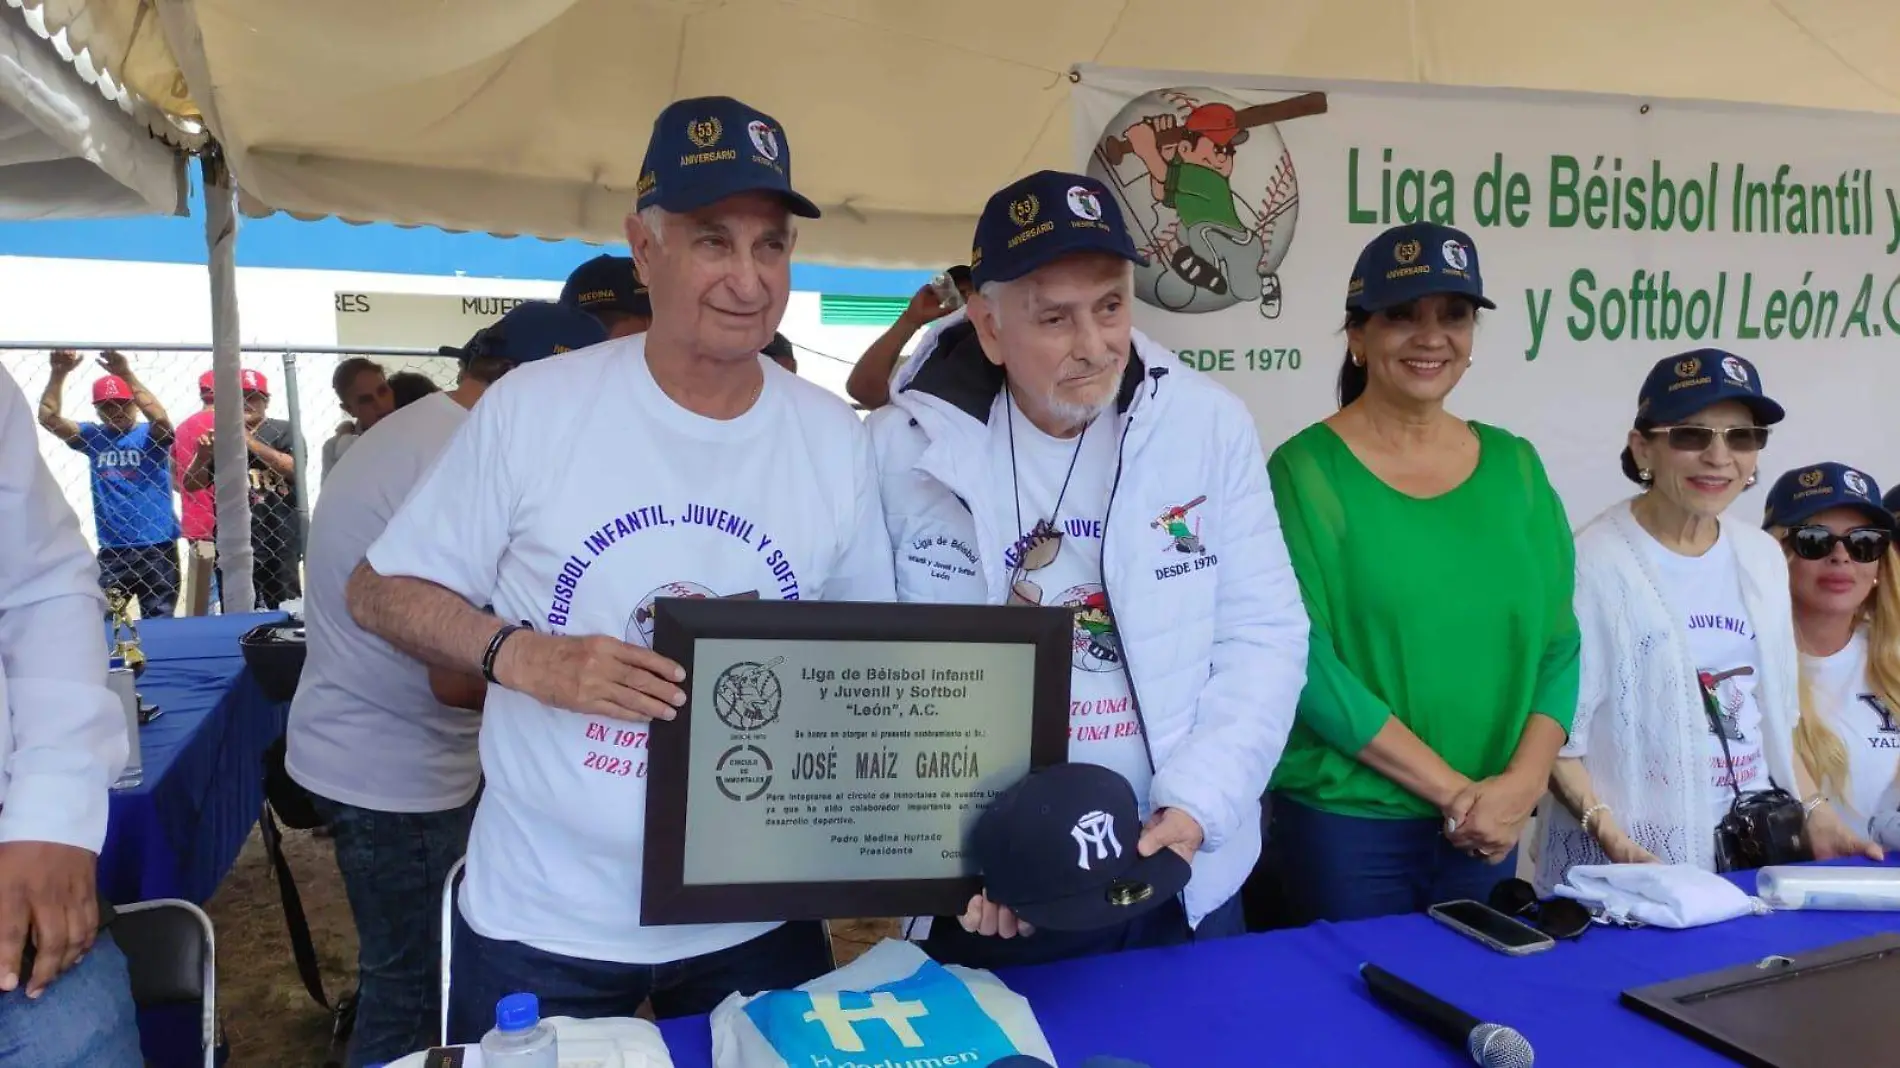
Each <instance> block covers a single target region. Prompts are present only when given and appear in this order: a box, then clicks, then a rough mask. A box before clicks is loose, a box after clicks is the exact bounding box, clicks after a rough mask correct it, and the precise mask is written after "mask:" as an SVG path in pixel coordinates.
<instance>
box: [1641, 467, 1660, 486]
mask: <svg viewBox="0 0 1900 1068" xmlns="http://www.w3.org/2000/svg"><path fill="white" fill-rule="evenodd" d="M1655 477H1656V476H1655V475H1652V474H1650V473H1649V469H1648V468H1644V469H1643V470H1641V471H1638V472H1636V480H1637V481H1638V482H1641V483H1642V484H1643V485H1645V486H1647V485H1649V482H1650V480H1651V479H1653V478H1655Z"/></svg>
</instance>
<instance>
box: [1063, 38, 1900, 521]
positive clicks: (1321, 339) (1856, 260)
mask: <svg viewBox="0 0 1900 1068" xmlns="http://www.w3.org/2000/svg"><path fill="white" fill-rule="evenodd" d="M1081 73H1082V80H1081V82H1080V83H1079V84H1077V85H1076V86H1075V87H1074V93H1073V101H1074V104H1073V113H1074V123H1075V136H1076V146H1077V152H1076V156H1077V158H1078V159H1079V160H1081V161H1082V163H1081V164H1080V165H1079V166H1080V167H1081V168H1082V169H1086V170H1087V172H1088V173H1090V174H1092V175H1094V176H1095V177H1097V178H1100V179H1102V180H1103V181H1105V182H1107V183H1108V185H1109V186H1110V188H1111V189H1114V190H1117V191H1118V195H1119V197H1120V199H1121V206H1122V210H1123V212H1124V214H1125V215H1126V216H1127V217H1128V218H1129V220H1130V225H1131V226H1132V227H1133V228H1135V230H1136V231H1137V241H1138V242H1140V243H1142V244H1144V245H1145V246H1146V249H1147V251H1148V252H1149V253H1150V254H1151V256H1152V261H1153V262H1152V263H1151V264H1150V266H1149V267H1147V268H1145V269H1142V270H1139V271H1138V272H1137V287H1136V288H1137V291H1138V294H1139V297H1140V304H1139V305H1138V308H1137V312H1136V322H1137V325H1138V326H1139V327H1140V328H1141V329H1142V330H1143V331H1144V332H1146V333H1147V334H1149V335H1150V336H1152V337H1154V338H1155V339H1156V340H1157V341H1160V342H1162V343H1163V344H1166V345H1168V346H1169V347H1171V348H1173V349H1174V350H1176V352H1177V353H1178V354H1179V356H1180V358H1181V359H1182V360H1183V361H1184V362H1188V363H1191V364H1193V365H1194V366H1197V367H1200V368H1202V369H1203V370H1207V371H1211V372H1212V373H1213V374H1214V375H1215V377H1217V378H1218V379H1219V380H1220V381H1221V382H1222V383H1224V384H1225V385H1227V386H1228V387H1229V388H1230V389H1232V390H1233V391H1234V392H1235V393H1237V394H1239V395H1240V396H1241V397H1242V398H1243V399H1245V401H1246V402H1247V405H1248V407H1249V408H1250V409H1251V410H1252V411H1253V413H1254V418H1255V419H1256V420H1257V421H1258V423H1259V426H1260V432H1261V437H1262V441H1263V443H1264V444H1265V445H1266V447H1267V449H1268V451H1269V452H1271V451H1272V450H1273V449H1274V448H1275V447H1276V446H1277V445H1278V444H1279V443H1280V442H1281V441H1284V440H1285V439H1286V438H1288V437H1289V436H1291V435H1292V434H1293V433H1295V432H1296V431H1298V430H1299V429H1301V428H1302V427H1304V426H1306V425H1308V424H1310V423H1313V422H1315V421H1317V420H1320V419H1323V418H1325V417H1326V416H1327V415H1329V414H1331V413H1332V412H1333V411H1334V410H1335V407H1336V405H1335V403H1334V399H1333V398H1334V389H1335V385H1336V381H1337V377H1338V373H1339V365H1340V361H1341V359H1342V358H1343V356H1344V353H1345V340H1344V335H1343V333H1342V332H1341V324H1342V322H1343V320H1344V317H1345V306H1344V302H1345V294H1346V281H1347V276H1348V275H1349V274H1350V273H1351V269H1352V266H1353V262H1354V259H1355V258H1356V257H1357V256H1358V254H1359V250H1360V249H1361V248H1362V247H1363V246H1364V245H1365V243H1366V242H1367V241H1369V240H1370V239H1371V238H1372V237H1373V236H1374V235H1376V234H1378V233H1379V232H1380V231H1381V230H1383V229H1385V228H1386V227H1387V226H1391V225H1396V224H1398V223H1401V222H1412V221H1416V220H1419V219H1426V220H1430V221H1433V222H1442V223H1445V224H1448V225H1452V226H1456V227H1459V228H1460V229H1463V230H1465V231H1466V232H1468V233H1469V234H1471V236H1472V238H1473V240H1474V241H1475V242H1476V244H1477V247H1478V252H1479V258H1480V261H1481V262H1480V266H1481V269H1482V271H1483V275H1484V284H1485V293H1486V295H1487V296H1489V297H1490V298H1491V299H1492V300H1494V301H1496V302H1497V305H1498V308H1497V310H1496V311H1495V312H1491V313H1487V315H1486V316H1485V317H1484V318H1483V320H1482V321H1481V322H1480V324H1479V327H1478V337H1477V342H1476V344H1475V346H1474V349H1473V366H1472V368H1471V370H1470V371H1469V372H1467V373H1466V375H1465V377H1464V380H1463V382H1462V383H1461V384H1460V385H1459V386H1458V389H1457V391H1456V392H1455V393H1453V394H1452V397H1451V400H1450V406H1451V408H1452V410H1453V411H1455V412H1457V413H1458V414H1460V415H1463V416H1465V417H1467V418H1473V419H1480V420H1483V421H1485V422H1490V423H1494V424H1497V425H1499V426H1502V427H1504V428H1506V429H1508V430H1511V431H1514V432H1516V433H1518V434H1521V435H1523V436H1525V437H1528V438H1530V439H1531V440H1532V441H1533V442H1535V443H1536V445H1537V447H1538V449H1539V450H1540V451H1541V452H1542V454H1543V457H1544V463H1545V465H1546V466H1547V467H1548V468H1549V470H1550V473H1551V477H1552V479H1553V480H1554V481H1555V483H1556V486H1557V488H1558V490H1559V491H1560V492H1561V493H1562V494H1563V497H1564V501H1565V504H1566V506H1567V508H1568V509H1569V511H1570V519H1571V522H1572V524H1573V525H1578V526H1581V525H1582V524H1583V523H1584V522H1585V521H1587V520H1588V519H1590V518H1591V517H1593V516H1594V515H1596V514H1597V513H1598V512H1599V511H1601V510H1602V509H1603V508H1604V507H1606V506H1607V505H1608V504H1610V503H1611V502H1612V501H1614V500H1617V499H1620V498H1622V497H1625V496H1628V495H1629V494H1630V493H1631V492H1633V491H1634V489H1635V487H1634V486H1632V485H1631V484H1630V483H1629V482H1628V481H1626V480H1625V479H1624V478H1623V476H1622V474H1621V472H1620V471H1619V469H1618V465H1617V456H1618V454H1619V452H1620V451H1621V450H1622V448H1623V444H1624V439H1625V436H1626V435H1627V433H1628V430H1629V426H1630V422H1631V419H1632V418H1633V416H1634V415H1635V410H1636V391H1637V388H1638V386H1640V385H1641V383H1642V379H1643V376H1644V374H1645V373H1647V371H1648V369H1649V367H1650V366H1651V365H1652V364H1653V363H1654V362H1655V361H1656V360H1658V359H1661V358H1662V357H1664V356H1668V355H1671V354H1674V353H1677V352H1682V351H1686V350H1690V349H1696V348H1702V347H1715V348H1722V349H1727V350H1729V351H1731V352H1735V353H1739V354H1740V355H1743V356H1745V357H1747V358H1748V359H1750V360H1753V361H1754V362H1755V363H1756V365H1757V366H1758V368H1759V369H1760V371H1761V375H1762V381H1763V384H1764V388H1765V392H1766V393H1767V394H1768V395H1769V396H1771V397H1773V398H1775V399H1776V400H1778V401H1780V402H1781V403H1782V404H1783V405H1785V406H1786V407H1787V409H1788V419H1787V421H1786V422H1784V423H1783V424H1781V426H1780V427H1779V428H1777V430H1776V433H1775V437H1774V439H1773V441H1772V442H1771V443H1770V444H1769V447H1768V451H1767V452H1765V453H1764V454H1763V457H1762V464H1761V483H1762V484H1761V485H1760V486H1759V487H1758V488H1757V489H1755V490H1754V491H1752V492H1750V493H1749V494H1747V495H1745V496H1743V497H1742V499H1741V502H1740V503H1739V504H1738V505H1737V514H1738V517H1739V518H1741V519H1743V520H1745V521H1751V522H1754V521H1759V516H1760V509H1761V507H1762V503H1763V497H1764V495H1765V494H1764V491H1765V490H1766V488H1767V484H1768V483H1770V482H1772V481H1773V479H1774V478H1775V477H1776V476H1778V475H1779V474H1781V473H1782V472H1783V471H1786V470H1788V469H1789V468H1792V467H1795V466H1799V465H1805V464H1808V463H1812V462H1815V461H1817V460H1823V459H1830V460H1840V461H1843V462H1845V463H1849V464H1853V465H1855V466H1857V467H1862V468H1864V469H1866V470H1868V471H1871V472H1872V473H1873V474H1874V475H1875V476H1876V478H1878V479H1880V480H1881V481H1882V484H1883V485H1884V486H1890V485H1892V484H1894V483H1895V482H1897V481H1900V415H1896V405H1900V389H1896V386H1900V363H1896V360H1895V356H1896V347H1895V339H1896V337H1900V256H1896V255H1895V253H1896V250H1900V194H1896V192H1895V186H1896V184H1900V118H1894V117H1889V116H1875V115H1863V114H1854V113H1841V112H1817V111H1795V110H1789V109H1778V108H1765V107H1749V106H1742V105H1728V104H1712V103H1688V102H1681V101H1645V100H1637V99H1631V98H1626V97H1601V96H1582V95H1571V94H1550V93H1529V92H1518V91H1503V90H1458V89H1441V88H1434V87H1423V86H1412V85H1406V86H1392V85H1375V84H1367V83H1341V82H1330V83H1320V82H1313V83H1302V82H1297V81H1293V80H1281V79H1272V80H1269V79H1239V78H1235V77H1232V76H1221V75H1211V74H1192V73H1189V74H1177V73H1165V72H1153V71H1110V70H1101V69H1096V68H1083V69H1082V71H1081ZM1227 108H1231V109H1232V111H1231V112H1228V111H1226V110H1224V109H1227ZM1156 117H1160V119H1159V121H1158V122H1150V128H1151V129H1156V130H1158V131H1159V134H1160V136H1158V137H1155V136H1146V135H1145V132H1144V131H1137V132H1136V135H1135V137H1136V140H1137V141H1139V142H1141V144H1140V146H1139V148H1140V150H1139V151H1138V150H1137V146H1136V145H1134V144H1131V142H1130V133H1129V131H1130V129H1131V127H1134V126H1136V125H1138V124H1140V123H1142V122H1143V120H1154V119H1156ZM1233 125H1238V126H1240V127H1241V128H1243V129H1244V130H1245V131H1246V136H1245V137H1244V138H1239V137H1236V138H1234V139H1233V141H1232V143H1231V146H1230V147H1231V148H1232V152H1231V154H1228V153H1225V152H1221V151H1217V149H1216V146H1215V144H1214V141H1215V140H1216V139H1210V138H1204V137H1203V138H1193V139H1190V140H1189V141H1187V142H1185V143H1183V142H1179V141H1177V142H1176V145H1177V147H1172V148H1168V150H1167V152H1168V154H1178V153H1186V152H1194V153H1197V154H1198V156H1204V157H1205V158H1198V156H1197V157H1194V158H1190V159H1188V160H1184V161H1183V164H1185V163H1188V162H1194V163H1197V164H1198V165H1197V166H1194V167H1187V166H1185V165H1184V166H1182V167H1180V168H1177V171H1178V175H1177V177H1176V178H1175V180H1174V188H1173V189H1168V188H1167V187H1166V186H1165V185H1164V181H1163V175H1165V173H1166V171H1165V170H1163V169H1160V168H1157V169H1152V170H1151V168H1150V166H1149V164H1148V163H1147V162H1144V158H1143V156H1144V154H1145V155H1146V156H1150V157H1153V156H1157V155H1159V154H1160V153H1157V151H1156V150H1155V149H1153V148H1151V147H1149V146H1150V145H1151V144H1162V145H1164V146H1165V144H1166V142H1167V141H1168V140H1169V138H1168V137H1167V134H1166V130H1167V128H1168V127H1170V126H1174V127H1187V128H1193V127H1196V126H1200V127H1203V128H1208V129H1214V128H1221V127H1223V126H1225V127H1226V128H1231V126H1233ZM1177 136H1178V135H1177ZM1164 193H1167V194H1168V197H1167V199H1169V200H1170V201H1172V202H1173V203H1174V204H1177V205H1182V206H1183V207H1184V208H1185V210H1186V212H1187V216H1188V217H1187V218H1186V219H1183V217H1182V209H1181V208H1176V207H1167V206H1163V205H1162V203H1161V200H1162V195H1163V194H1164ZM1223 193H1225V194H1226V195H1225V196H1223V195H1222V194H1223ZM1183 222H1186V224H1187V225H1186V227H1185V228H1184V227H1183V225H1182V224H1183ZM1184 230H1185V232H1184Z"/></svg>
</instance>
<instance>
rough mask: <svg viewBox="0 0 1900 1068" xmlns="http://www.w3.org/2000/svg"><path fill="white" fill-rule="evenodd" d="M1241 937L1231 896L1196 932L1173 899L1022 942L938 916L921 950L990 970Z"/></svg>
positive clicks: (1241, 919) (1241, 920)
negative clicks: (1101, 923)
mask: <svg viewBox="0 0 1900 1068" xmlns="http://www.w3.org/2000/svg"><path fill="white" fill-rule="evenodd" d="M1245 933H1247V922H1246V917H1245V915H1244V913H1243V911H1242V909H1241V904H1240V895H1238V894H1236V895H1234V896H1233V897H1231V898H1228V899H1227V903H1226V904H1224V905H1222V906H1221V907H1220V908H1217V909H1215V910H1214V911H1212V912H1210V913H1208V914H1207V915H1205V916H1203V917H1201V925H1200V926H1199V927H1189V926H1188V922H1187V911H1186V910H1185V909H1184V908H1183V907H1182V905H1181V900H1180V899H1179V898H1176V899H1174V900H1172V901H1169V902H1168V903H1167V904H1165V905H1161V906H1159V907H1157V908H1154V909H1151V910H1149V911H1148V912H1145V913H1143V914H1141V915H1140V916H1137V917H1135V918H1134V919H1132V920H1129V921H1128V922H1127V923H1124V924H1121V925H1119V926H1116V927H1106V928H1103V929H1101V930H1097V931H1049V930H1038V931H1037V932H1036V933H1035V934H1032V935H1030V936H1028V937H1027V938H997V937H996V936H994V935H984V934H973V933H971V932H969V931H966V930H964V929H963V925H962V924H961V923H958V922H957V918H956V917H955V916H938V917H937V918H935V919H933V920H931V921H930V934H929V935H927V936H926V937H925V938H924V940H923V943H922V947H923V951H924V952H925V953H928V954H930V956H931V958H932V959H933V960H936V961H938V962H940V963H943V964H961V965H963V966H964V967H966V968H991V969H994V968H1012V967H1016V966H1017V965H1023V964H1049V963H1051V962H1053V961H1059V960H1074V959H1075V958H1077V957H1093V956H1096V955H1098V954H1102V953H1120V952H1122V951H1124V950H1130V949H1156V948H1159V947H1161V946H1180V945H1186V944H1187V943H1189V942H1207V941H1211V940H1213V939H1216V938H1232V937H1233V936H1235V935H1239V934H1245Z"/></svg>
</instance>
